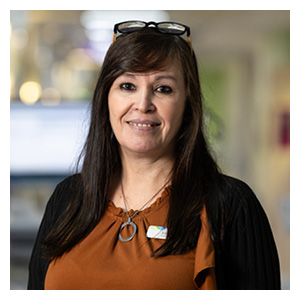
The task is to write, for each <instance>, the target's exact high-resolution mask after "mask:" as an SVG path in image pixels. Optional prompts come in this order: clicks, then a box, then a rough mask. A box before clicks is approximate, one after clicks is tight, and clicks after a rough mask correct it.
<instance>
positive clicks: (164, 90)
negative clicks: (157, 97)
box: [156, 85, 173, 94]
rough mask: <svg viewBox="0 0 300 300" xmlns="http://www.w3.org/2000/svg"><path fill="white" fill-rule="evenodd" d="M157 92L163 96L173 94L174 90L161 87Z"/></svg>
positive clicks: (165, 86)
mask: <svg viewBox="0 0 300 300" xmlns="http://www.w3.org/2000/svg"><path fill="white" fill-rule="evenodd" d="M156 91H157V92H159V93H162V94H171V93H172V92H173V90H172V88H171V87H169V86H167V85H161V86H159V87H158V88H157V89H156Z"/></svg>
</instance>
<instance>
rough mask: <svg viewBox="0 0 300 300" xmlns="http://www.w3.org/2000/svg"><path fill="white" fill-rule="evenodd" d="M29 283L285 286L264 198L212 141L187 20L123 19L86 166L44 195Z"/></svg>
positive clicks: (99, 92) (100, 90)
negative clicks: (214, 151) (228, 168)
mask: <svg viewBox="0 0 300 300" xmlns="http://www.w3.org/2000/svg"><path fill="white" fill-rule="evenodd" d="M117 33H121V34H120V36H119V37H118V38H117V39H116V35H117ZM184 34H186V35H187V38H188V39H187V41H185V40H184V38H182V37H181V36H180V35H184ZM28 288H29V289H279V288H280V275H279V262H278V256H277V250H276V246H275V243H274V239H273V235H272V232H271V229H270V226H269V223H268V220H267V217H266V215H265V213H264V211H263V209H262V207H261V206H260V204H259V202H258V200H257V198H256V197H255V195H254V194H253V192H252V191H251V189H250V188H249V187H248V186H247V185H246V184H245V183H243V182H241V181H239V180H237V179H234V178H231V177H228V176H225V175H222V174H221V173H220V171H219V169H218V167H217V164H216V163H215V161H214V160H213V158H212V156H211V155H210V153H209V151H208V146H207V143H206V141H205V138H204V135H203V108H202V96H201V90H200V85H199V78H198V69H197V64H196V58H195V55H194V52H193V50H192V45H191V41H190V31H189V28H188V27H187V26H184V25H181V24H176V23H166V22H163V23H154V22H150V23H145V22H135V21H132V22H123V23H119V24H116V26H115V28H114V39H113V44H112V45H111V47H110V49H109V50H108V52H107V55H106V58H105V60H104V63H103V66H102V70H101V73H100V77H99V80H98V83H97V86H96V89H95V93H94V97H93V103H92V112H91V124H90V130H89V133H88V137H87V140H86V144H85V147H84V161H83V166H82V170H81V173H80V174H77V175H74V176H71V177H69V178H67V179H65V180H64V181H63V182H61V183H60V184H59V185H58V186H57V188H56V189H55V191H54V193H53V195H52V196H51V198H50V201H49V202H48V204H47V208H46V212H45V215H44V218H43V221H42V223H41V226H40V229H39V233H38V236H37V240H36V243H35V246H34V249H33V253H32V257H31V261H30V273H29V283H28Z"/></svg>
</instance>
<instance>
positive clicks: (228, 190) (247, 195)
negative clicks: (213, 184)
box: [217, 175, 259, 210]
mask: <svg viewBox="0 0 300 300" xmlns="http://www.w3.org/2000/svg"><path fill="white" fill-rule="evenodd" d="M217 193H218V200H219V201H220V198H223V200H224V201H225V203H226V204H227V205H229V206H230V207H231V210H234V209H238V208H240V207H245V206H249V205H250V206H251V205H257V204H258V203H259V201H258V199H257V197H256V195H255V193H254V191H253V190H252V189H251V188H250V186H249V185H248V184H247V183H246V182H244V181H242V180H240V179H237V178H234V177H231V176H227V175H222V180H221V184H220V186H219V188H218V191H217Z"/></svg>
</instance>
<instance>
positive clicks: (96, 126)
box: [44, 28, 219, 259]
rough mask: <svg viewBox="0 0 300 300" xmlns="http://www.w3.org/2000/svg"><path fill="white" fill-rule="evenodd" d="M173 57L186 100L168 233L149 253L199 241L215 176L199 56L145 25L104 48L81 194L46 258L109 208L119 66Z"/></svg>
mask: <svg viewBox="0 0 300 300" xmlns="http://www.w3.org/2000/svg"><path fill="white" fill-rule="evenodd" d="M176 61H178V62H179V63H180V64H181V66H182V70H183V73H184V78H185V85H186V89H187V104H186V108H185V112H184V117H183V122H182V125H181V128H180V130H179V132H178V135H177V139H176V143H177V144H176V157H175V164H174V167H173V170H172V186H171V195H170V209H169V214H168V237H167V239H166V242H165V243H164V245H163V246H162V247H161V248H159V249H158V250H157V251H156V252H155V253H154V255H155V256H165V255H169V254H183V253H186V252H188V251H190V250H191V249H193V248H195V247H196V243H197V240H198V235H199V232H200V230H201V220H200V212H201V210H202V208H203V205H204V204H205V201H206V198H207V197H208V195H209V194H210V192H211V191H210V189H211V186H212V183H213V182H214V181H216V180H217V177H218V175H219V171H218V167H217V164H216V163H215V161H214V159H213V158H212V156H211V154H210V152H209V150H208V146H207V143H206V140H205V137H204V134H203V131H204V130H203V104H202V94H201V89H200V82H199V77H198V68H197V63H196V58H195V55H194V53H191V49H190V47H189V45H188V43H187V42H186V41H185V40H184V39H183V38H181V37H179V36H175V35H170V34H163V33H160V32H158V31H156V30H154V29H153V28H147V29H144V30H142V31H139V32H134V33H131V34H124V35H121V36H120V37H119V38H118V39H117V41H116V42H115V43H114V44H113V45H112V46H111V47H110V49H109V50H108V52H107V55H106V58H105V60H104V62H103V65H102V69H101V72H100V76H99V80H98V83H97V85H96V88H95V92H94V96H93V101H92V111H91V123H90V129H89V133H88V136H87V139H86V143H85V146H84V149H83V152H82V157H84V159H83V165H82V170H81V178H82V185H83V194H82V193H78V195H79V196H78V198H80V199H78V201H76V202H74V201H73V202H72V203H71V204H70V205H69V206H68V207H67V208H66V210H65V211H64V212H62V214H61V217H60V218H59V220H58V222H57V223H56V224H55V226H54V228H53V229H52V231H51V232H50V234H49V235H48V237H47V239H46V240H45V243H44V249H45V254H46V256H47V257H49V258H52V259H53V258H57V257H59V256H61V255H62V254H63V253H64V252H67V251H69V250H70V249H72V247H74V246H75V245H76V244H77V243H78V242H80V241H81V240H82V239H83V238H84V237H86V236H87V235H88V234H89V232H90V231H91V230H92V229H93V228H94V227H95V226H96V224H97V223H98V222H99V221H100V219H101V217H102V216H103V214H104V212H105V210H106V208H107V204H108V194H109V191H110V188H111V183H112V182H113V178H115V176H118V175H119V174H120V172H121V161H120V156H119V151H118V142H117V141H116V139H115V138H114V137H113V135H112V129H111V126H110V122H109V111H108V101H107V99H108V93H109V90H110V87H111V85H112V83H113V82H114V80H115V79H116V78H117V77H118V76H120V75H121V74H123V73H124V72H127V71H131V72H147V71H152V70H161V69H163V68H164V67H166V66H167V65H168V64H170V63H173V62H176ZM112 238H113V237H112ZM116 238H117V237H116Z"/></svg>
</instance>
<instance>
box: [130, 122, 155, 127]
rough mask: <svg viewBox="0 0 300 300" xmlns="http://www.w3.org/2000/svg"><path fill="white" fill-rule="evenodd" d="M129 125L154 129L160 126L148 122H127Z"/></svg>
mask: <svg viewBox="0 0 300 300" xmlns="http://www.w3.org/2000/svg"><path fill="white" fill-rule="evenodd" d="M127 123H128V124H129V125H132V126H137V127H156V126H159V125H160V124H158V123H152V122H151V123H149V122H143V123H137V122H131V121H129V122H127Z"/></svg>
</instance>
